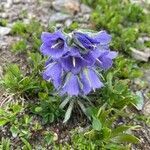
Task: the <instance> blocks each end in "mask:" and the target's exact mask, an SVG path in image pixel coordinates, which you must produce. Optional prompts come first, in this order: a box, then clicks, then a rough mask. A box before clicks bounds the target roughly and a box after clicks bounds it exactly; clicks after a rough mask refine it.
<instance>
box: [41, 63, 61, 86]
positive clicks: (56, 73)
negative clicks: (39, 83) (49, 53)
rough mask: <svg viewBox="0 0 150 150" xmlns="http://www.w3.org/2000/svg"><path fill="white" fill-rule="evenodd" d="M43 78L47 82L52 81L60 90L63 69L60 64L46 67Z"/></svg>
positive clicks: (50, 64)
mask: <svg viewBox="0 0 150 150" xmlns="http://www.w3.org/2000/svg"><path fill="white" fill-rule="evenodd" d="M43 78H44V79H45V80H47V81H52V82H53V84H54V86H55V88H58V87H60V86H61V84H62V78H63V69H62V66H61V64H60V63H59V62H55V61H53V62H50V63H47V65H46V66H45V71H44V72H43Z"/></svg>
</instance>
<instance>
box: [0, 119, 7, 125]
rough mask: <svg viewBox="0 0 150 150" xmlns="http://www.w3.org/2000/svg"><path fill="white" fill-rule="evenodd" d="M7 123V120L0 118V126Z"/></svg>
mask: <svg viewBox="0 0 150 150" xmlns="http://www.w3.org/2000/svg"><path fill="white" fill-rule="evenodd" d="M7 122H9V120H8V119H6V118H2V117H1V118H0V126H4V125H5V124H6V123H7Z"/></svg>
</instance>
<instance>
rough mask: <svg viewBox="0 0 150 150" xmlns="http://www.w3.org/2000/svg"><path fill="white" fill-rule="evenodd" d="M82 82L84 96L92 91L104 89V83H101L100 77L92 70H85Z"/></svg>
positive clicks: (81, 77)
mask: <svg viewBox="0 0 150 150" xmlns="http://www.w3.org/2000/svg"><path fill="white" fill-rule="evenodd" d="M80 81H81V83H82V91H83V94H84V95H87V94H88V93H90V92H91V91H92V90H93V91H95V89H97V88H101V87H103V83H102V82H101V81H100V77H99V76H98V75H97V73H96V72H95V71H94V70H93V69H92V68H85V69H83V71H82V72H81V73H80Z"/></svg>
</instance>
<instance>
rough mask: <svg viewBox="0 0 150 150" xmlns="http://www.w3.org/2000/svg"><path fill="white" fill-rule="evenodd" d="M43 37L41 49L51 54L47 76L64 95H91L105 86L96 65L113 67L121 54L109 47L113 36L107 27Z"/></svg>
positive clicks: (46, 67) (49, 55)
mask: <svg viewBox="0 0 150 150" xmlns="http://www.w3.org/2000/svg"><path fill="white" fill-rule="evenodd" d="M41 40H42V45H41V48H40V50H41V52H42V53H43V55H46V56H48V60H47V62H46V64H45V70H44V72H43V78H44V79H45V80H47V81H51V82H52V83H53V85H54V86H55V88H56V89H57V91H58V92H59V93H60V94H61V95H64V94H67V95H69V96H77V95H87V94H88V93H89V92H91V91H92V90H95V89H97V88H101V87H103V83H102V81H101V78H100V76H99V74H98V72H97V70H96V69H98V68H99V70H107V69H109V68H110V67H111V66H112V64H113V61H112V59H114V58H115V57H116V56H117V53H116V52H114V51H110V50H109V43H110V41H111V36H110V35H109V34H108V33H107V32H106V31H100V32H98V33H91V32H83V31H74V32H72V33H70V34H66V33H63V32H62V31H61V30H58V31H56V32H54V33H48V32H44V33H42V35H41Z"/></svg>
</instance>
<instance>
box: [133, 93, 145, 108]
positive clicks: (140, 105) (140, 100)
mask: <svg viewBox="0 0 150 150" xmlns="http://www.w3.org/2000/svg"><path fill="white" fill-rule="evenodd" d="M133 105H134V106H135V107H136V109H137V110H142V108H143V105H144V98H143V95H142V92H141V91H136V102H135V104H133Z"/></svg>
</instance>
